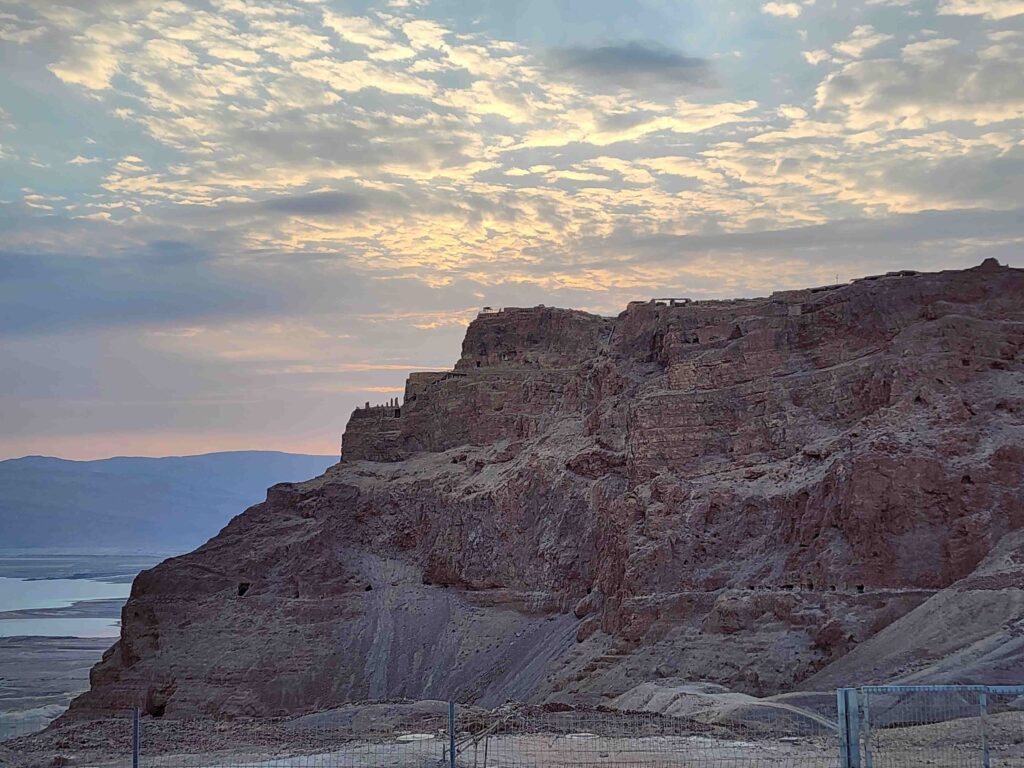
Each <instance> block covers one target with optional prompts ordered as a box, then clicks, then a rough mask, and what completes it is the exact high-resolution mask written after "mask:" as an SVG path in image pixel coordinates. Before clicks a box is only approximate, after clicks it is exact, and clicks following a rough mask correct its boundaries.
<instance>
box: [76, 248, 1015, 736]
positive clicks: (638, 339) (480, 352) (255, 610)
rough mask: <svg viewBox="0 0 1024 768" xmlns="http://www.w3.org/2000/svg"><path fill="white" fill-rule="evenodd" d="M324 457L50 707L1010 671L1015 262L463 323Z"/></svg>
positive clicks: (765, 686)
mask: <svg viewBox="0 0 1024 768" xmlns="http://www.w3.org/2000/svg"><path fill="white" fill-rule="evenodd" d="M343 455H344V461H342V462H341V463H339V464H338V465H336V466H335V467H332V468H331V469H329V470H328V471H327V472H326V473H325V474H324V475H323V476H321V477H318V478H316V479H314V480H311V481H309V482H305V483H297V484H284V485H277V486H274V487H273V488H271V489H270V490H269V491H268V494H267V500H266V501H265V502H264V503H262V504H259V505H257V506H254V507H252V508H250V509H249V510H247V511H245V512H244V513H243V514H241V515H239V516H238V517H236V518H234V519H233V520H232V521H231V522H230V524H228V525H227V526H226V527H225V528H224V530H223V531H221V533H220V534H219V535H217V536H216V537H215V538H213V539H212V540H210V541H209V542H208V543H207V544H205V545H204V546H202V547H200V548H199V549H197V550H196V551H194V552H192V553H190V554H187V555H183V556H181V557H175V558H172V559H170V560H167V561H166V562H164V563H162V564H161V565H159V566H157V567H155V568H153V569H151V570H149V571H145V572H144V573H142V574H141V575H140V576H139V577H138V578H137V579H136V581H135V584H134V585H133V588H132V594H131V598H130V600H129V601H128V603H127V605H126V606H125V608H124V611H123V626H122V632H121V637H120V640H119V641H118V642H117V643H116V644H115V645H114V646H113V647H112V648H111V649H110V650H109V651H108V652H107V653H106V655H105V656H104V659H103V661H102V662H101V663H100V664H98V665H97V666H96V667H95V668H94V669H93V671H92V676H91V690H90V691H88V692H87V693H85V694H83V695H82V696H81V697H80V698H78V699H77V700H76V701H75V703H74V704H73V706H72V709H71V713H70V716H72V717H73V716H76V715H85V714H89V713H93V714H95V713H101V712H108V711H114V710H120V709H123V708H125V707H128V706H133V705H139V706H142V707H143V708H144V710H145V711H146V712H147V713H149V714H151V715H166V716H168V717H175V716H190V715H195V714H199V713H207V714H215V715H219V716H231V715H245V714H253V715H274V714H283V713H293V712H305V711H313V710H317V709H321V708H325V707H329V706H336V705H339V704H341V703H344V702H348V701H357V700H368V699H376V700H382V699H396V698H403V697H404V698H411V699H446V698H449V697H451V698H454V699H457V700H460V701H464V702H472V703H477V704H481V705H484V706H493V705H495V704H500V703H501V702H503V701H505V700H506V699H522V700H526V701H531V702H543V701H572V702H581V703H589V704H595V703H600V702H607V701H610V700H612V699H613V698H614V697H616V696H620V695H622V694H624V693H625V692H627V691H630V690H631V689H634V687H635V686H637V685H640V684H643V683H645V682H649V681H652V680H657V679H658V678H665V679H676V680H678V679H683V680H686V679H689V680H696V679H700V680H707V681H711V682H714V683H718V684H721V685H724V686H728V687H729V688H731V689H734V690H738V691H742V692H744V693H747V694H754V695H768V694H774V693H778V692H782V691H787V690H792V689H795V688H799V687H801V686H802V687H810V686H814V685H819V684H820V685H826V684H827V685H835V684H840V683H850V682H856V683H862V682H867V678H871V679H891V678H894V677H899V676H901V675H902V676H910V677H912V678H913V679H918V680H921V679H929V677H928V676H929V674H930V670H932V671H934V670H940V671H941V669H946V668H943V667H941V661H942V659H948V658H953V657H957V658H960V659H963V658H964V656H963V654H965V653H968V654H969V653H971V651H970V648H971V647H973V646H974V645H976V644H977V643H978V642H979V638H981V640H982V641H983V645H984V644H985V643H987V645H985V647H984V648H983V649H981V650H978V651H977V653H975V654H974V655H973V656H971V663H970V664H968V665H967V666H966V667H964V666H961V667H958V669H968V670H969V675H968V676H969V677H971V678H972V679H974V680H978V681H983V680H986V679H989V678H998V679H999V680H1005V679H1006V678H1007V677H1008V676H1012V673H1013V671H1014V670H1016V672H1017V673H1020V672H1021V669H1022V666H1021V658H1022V655H1021V654H1022V653H1024V651H1021V650H1020V647H1019V646H1020V645H1021V643H1019V642H1017V641H1015V640H1014V639H1013V638H1015V637H1017V634H1015V633H1014V631H1013V627H1016V626H1019V625H1020V622H1021V619H1022V613H1021V611H1022V605H1024V600H1022V594H1021V588H1022V586H1024V582H1022V577H1021V565H1020V564H1021V563H1022V562H1024V550H1022V549H1021V545H1020V541H1021V539H1020V538H1019V537H1018V536H1017V535H1016V534H1015V533H1014V532H1016V531H1019V530H1021V529H1024V494H1022V481H1024V270H1018V269H1010V268H1006V267H1001V266H999V265H998V264H997V263H995V262H994V261H991V260H990V261H987V262H985V263H984V264H982V265H981V266H980V267H977V268H974V269H969V270H964V271H947V272H940V273H934V274H915V273H897V274H891V275H888V276H882V277H879V278H871V279H863V280H859V281H855V282H853V283H851V284H849V285H842V286H827V287H823V288H818V289H808V290H798V291H785V292H780V293H775V294H773V295H772V296H770V297H768V298H758V299H740V300H732V301H696V302H683V301H679V302H634V303H632V304H630V306H629V307H628V308H627V309H626V310H625V311H624V312H623V313H622V314H620V315H619V316H618V317H615V318H606V317H598V316H595V315H591V314H587V313H584V312H578V311H571V310H565V309H555V308H548V307H536V308H529V309H505V310H503V311H500V312H492V313H486V314H481V316H480V317H479V318H477V319H476V320H475V321H474V322H473V323H472V324H471V325H470V326H469V328H468V330H467V333H466V337H465V341H464V343H463V347H462V355H461V357H460V359H459V361H458V362H457V363H456V364H455V366H454V368H453V369H452V370H450V371H443V372H429V373H413V374H411V375H410V376H409V378H408V381H407V382H406V387H405V396H404V398H403V399H402V401H401V402H400V403H399V404H397V405H389V406H376V407H370V408H365V409H359V410H357V411H355V412H354V413H353V414H352V417H351V419H350V420H349V423H348V427H347V428H346V431H345V435H344V439H343ZM968 593H970V594H968ZM970 595H974V597H971V596H970ZM983 604H984V606H986V607H985V609H984V611H981V609H980V608H978V610H979V611H981V612H982V613H983V614H984V617H985V618H984V621H985V622H987V623H986V624H985V628H983V629H982V630H979V629H978V628H977V627H976V626H975V627H971V628H970V631H967V625H970V624H971V621H972V620H971V618H970V617H971V615H972V613H971V610H969V608H970V606H975V607H978V606H981V605H983ZM951 617H952V618H951ZM901 621H908V622H912V623H911V624H908V625H907V626H908V627H910V629H909V630H904V631H901V630H900V626H901V625H900V622H901ZM944 624H945V626H946V631H945V633H943V632H942V631H941V628H942V627H943V626H944ZM979 633H980V634H979ZM1018 634H1019V633H1018ZM886 638H888V639H886ZM880 639H881V640H880ZM873 642H874V645H871V644H872V643H873ZM880 642H882V643H884V644H883V645H881V646H880V645H879V643H880ZM929 643H930V644H931V645H929ZM1014 643H1016V644H1014ZM938 645H941V647H938ZM932 646H935V647H932ZM1000 648H1002V649H1004V650H1005V651H1006V652H1003V653H1000V652H999V649H1000ZM872 649H874V650H872ZM1006 649H1009V650H1006ZM957 654H960V656H957ZM936 664H938V666H936ZM940 668H941V669H940ZM1008 670H1009V671H1008ZM946 671H947V672H948V669H947V670H946ZM935 674H939V672H938V671H937V672H935ZM1018 676H1019V675H1018ZM948 678H949V675H948V674H947V675H946V678H944V679H948ZM961 681H963V680H961ZM1017 682H1020V680H1017Z"/></svg>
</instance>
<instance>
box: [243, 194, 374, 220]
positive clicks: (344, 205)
mask: <svg viewBox="0 0 1024 768" xmlns="http://www.w3.org/2000/svg"><path fill="white" fill-rule="evenodd" d="M369 207H370V206H369V203H368V201H367V200H366V198H365V197H364V196H361V195H356V194H353V193H351V192H314V193H312V194H308V195H292V196H289V197H282V198H278V199H272V200H268V201H267V202H265V203H263V208H264V209H265V210H268V211H275V212H277V213H286V214H289V215H295V216H303V215H305V216H328V215H330V216H346V215H351V214H355V213H361V212H363V211H366V210H367V209H368V208H369Z"/></svg>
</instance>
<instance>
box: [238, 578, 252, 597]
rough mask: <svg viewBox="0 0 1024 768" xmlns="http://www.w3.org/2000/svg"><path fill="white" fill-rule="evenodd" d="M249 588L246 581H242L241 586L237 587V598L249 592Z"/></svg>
mask: <svg viewBox="0 0 1024 768" xmlns="http://www.w3.org/2000/svg"><path fill="white" fill-rule="evenodd" d="M250 586H251V584H249V582H248V581H243V582H242V583H241V584H239V585H238V596H239V597H242V595H244V594H245V593H246V592H248V591H249V587H250Z"/></svg>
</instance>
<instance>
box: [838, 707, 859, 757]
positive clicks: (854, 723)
mask: <svg viewBox="0 0 1024 768" xmlns="http://www.w3.org/2000/svg"><path fill="white" fill-rule="evenodd" d="M836 707H837V710H838V712H837V714H838V718H837V720H838V723H837V724H838V726H839V765H840V768H860V708H859V707H858V705H857V689H856V688H838V689H836Z"/></svg>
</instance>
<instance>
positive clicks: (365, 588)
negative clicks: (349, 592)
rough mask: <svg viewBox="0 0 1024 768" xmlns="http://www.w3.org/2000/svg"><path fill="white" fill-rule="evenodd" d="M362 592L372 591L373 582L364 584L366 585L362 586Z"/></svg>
mask: <svg viewBox="0 0 1024 768" xmlns="http://www.w3.org/2000/svg"><path fill="white" fill-rule="evenodd" d="M363 592H373V584H367V585H366V586H365V587H364V588H363Z"/></svg>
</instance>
